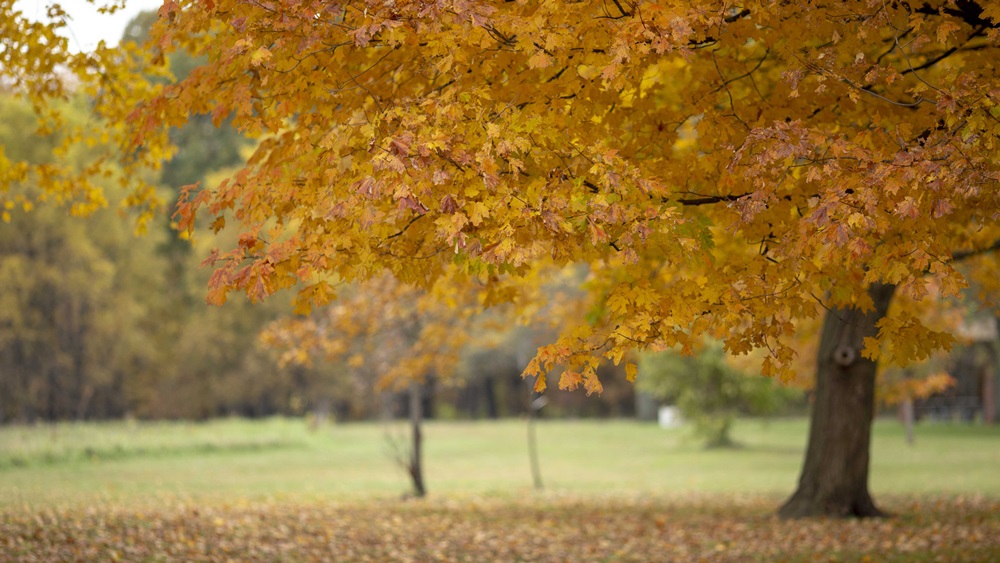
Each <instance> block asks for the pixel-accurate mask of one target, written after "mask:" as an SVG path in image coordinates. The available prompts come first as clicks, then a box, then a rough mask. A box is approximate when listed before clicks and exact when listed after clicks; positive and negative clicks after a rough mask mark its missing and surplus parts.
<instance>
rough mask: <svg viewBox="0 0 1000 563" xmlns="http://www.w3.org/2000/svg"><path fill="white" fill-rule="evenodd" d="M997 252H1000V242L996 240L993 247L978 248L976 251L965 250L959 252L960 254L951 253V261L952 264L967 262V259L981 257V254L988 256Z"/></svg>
mask: <svg viewBox="0 0 1000 563" xmlns="http://www.w3.org/2000/svg"><path fill="white" fill-rule="evenodd" d="M997 250H1000V240H995V241H993V244H991V245H989V246H987V247H984V248H978V249H976V250H963V251H959V252H952V253H951V261H952V262H959V261H962V260H965V259H966V258H972V257H974V256H979V255H981V254H987V253H990V252H994V251H997Z"/></svg>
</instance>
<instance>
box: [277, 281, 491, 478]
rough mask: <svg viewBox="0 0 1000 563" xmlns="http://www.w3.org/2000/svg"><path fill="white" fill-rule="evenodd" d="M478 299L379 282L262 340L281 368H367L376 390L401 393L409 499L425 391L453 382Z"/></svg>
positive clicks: (419, 451)
mask: <svg viewBox="0 0 1000 563" xmlns="http://www.w3.org/2000/svg"><path fill="white" fill-rule="evenodd" d="M434 293H437V295H434ZM475 297H476V295H475V294H474V293H471V292H468V291H465V292H461V291H458V292H456V291H455V288H454V287H448V286H445V284H441V285H439V286H436V287H435V288H434V290H433V292H424V291H420V290H418V289H415V288H413V287H410V286H406V285H403V284H401V283H399V282H398V281H397V280H396V279H394V278H393V277H392V276H391V275H383V276H382V277H380V278H376V279H372V280H370V281H368V282H366V283H364V284H359V285H357V286H356V287H354V288H353V291H351V292H350V293H349V295H347V296H345V298H343V299H342V301H341V302H339V303H337V305H335V306H332V307H328V308H327V309H325V310H324V311H323V313H324V314H322V315H316V316H314V317H313V318H307V319H301V318H293V319H286V320H283V321H278V322H276V323H274V324H273V325H271V327H269V328H268V330H267V331H265V332H264V333H263V335H262V340H263V342H264V343H265V345H267V346H269V347H272V348H277V349H279V350H282V352H283V353H282V360H283V361H284V362H286V363H295V364H306V365H308V364H311V362H312V360H313V358H317V357H318V358H320V359H322V360H323V361H328V362H332V363H335V364H339V365H347V366H354V367H357V368H360V367H362V366H364V367H365V368H367V369H368V370H369V373H370V377H369V379H371V380H374V381H375V385H376V387H377V388H380V389H387V388H388V389H391V388H397V389H406V397H407V400H406V403H405V407H406V409H405V410H406V415H407V417H408V418H409V421H410V436H411V439H410V445H409V448H408V449H405V450H402V451H397V454H399V457H398V460H397V461H399V463H400V465H401V466H402V467H403V468H404V469H405V470H406V472H407V474H408V475H409V476H410V481H411V483H412V485H413V494H414V496H417V497H423V496H424V495H425V494H426V493H427V487H426V484H425V481H424V471H423V419H424V418H425V416H426V414H425V413H426V411H427V408H426V405H425V403H426V402H427V399H429V398H430V394H429V393H428V392H427V389H428V388H429V387H430V386H431V385H432V384H433V381H434V380H447V379H448V378H450V377H451V375H452V372H453V371H454V369H455V366H456V365H457V363H458V361H459V357H460V353H461V350H462V349H463V346H464V344H465V343H466V342H467V341H468V339H469V337H470V329H471V325H470V319H471V318H472V317H471V315H472V313H474V312H475V311H476V309H477V308H478V304H477V302H476V300H475Z"/></svg>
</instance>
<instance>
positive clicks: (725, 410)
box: [636, 342, 797, 448]
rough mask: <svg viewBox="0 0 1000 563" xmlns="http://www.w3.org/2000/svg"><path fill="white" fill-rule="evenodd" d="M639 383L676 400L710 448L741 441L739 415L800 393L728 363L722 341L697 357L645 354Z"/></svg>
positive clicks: (775, 406)
mask: <svg viewBox="0 0 1000 563" xmlns="http://www.w3.org/2000/svg"><path fill="white" fill-rule="evenodd" d="M636 385H637V386H638V388H639V389H640V390H642V391H645V392H647V393H649V394H651V395H652V396H654V397H656V398H657V399H660V400H661V401H664V402H668V403H671V404H676V405H677V408H678V409H679V410H680V413H681V415H682V416H683V417H684V418H685V419H686V420H689V421H691V422H692V423H693V424H694V427H695V431H696V432H697V433H698V434H699V435H700V436H701V437H702V438H704V440H705V445H706V446H708V447H710V448H714V447H729V446H733V445H735V443H734V442H733V439H732V436H730V429H731V428H732V424H733V422H734V421H735V420H736V417H737V416H738V415H740V414H747V415H754V416H767V415H773V414H775V413H777V412H779V411H780V410H781V409H782V408H783V407H784V406H785V404H786V403H787V402H788V401H789V400H791V399H792V397H793V396H794V395H796V394H797V393H796V392H795V391H793V390H791V389H788V388H782V387H778V386H777V385H776V384H775V382H774V381H772V380H770V379H766V378H762V377H760V376H757V375H750V374H747V373H743V372H741V371H739V369H737V368H736V367H734V366H732V365H730V364H729V363H727V361H726V355H725V353H724V352H723V350H722V345H721V344H719V343H717V342H709V343H706V345H705V347H704V348H703V349H701V350H700V351H699V352H698V353H697V354H695V355H692V356H682V355H679V354H676V353H673V352H660V353H645V354H643V355H642V356H640V358H639V375H638V378H637V383H636Z"/></svg>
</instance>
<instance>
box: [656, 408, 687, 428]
mask: <svg viewBox="0 0 1000 563" xmlns="http://www.w3.org/2000/svg"><path fill="white" fill-rule="evenodd" d="M659 420H660V428H675V427H677V426H680V425H681V424H683V422H684V420H683V419H681V412H680V411H679V410H677V407H674V406H665V407H660V410H659Z"/></svg>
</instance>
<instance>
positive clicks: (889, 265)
mask: <svg viewBox="0 0 1000 563" xmlns="http://www.w3.org/2000/svg"><path fill="white" fill-rule="evenodd" d="M868 4H870V3H865V2H860V1H859V2H854V1H852V2H848V3H847V4H845V5H840V4H838V5H837V6H835V7H834V6H833V5H828V4H821V3H816V2H812V1H810V0H802V1H800V2H792V3H781V4H775V5H770V4H768V5H754V6H747V7H745V8H740V9H739V10H736V9H732V8H731V6H728V5H724V4H723V3H718V2H715V3H713V2H709V3H708V4H704V3H701V4H699V3H691V2H661V3H647V4H642V5H633V4H630V3H626V2H622V3H621V6H620V7H619V6H618V4H617V3H607V4H605V3H591V2H573V3H553V4H548V3H521V2H506V3H493V2H484V1H479V0H467V1H463V2H457V3H450V4H446V3H436V2H412V1H409V0H397V1H396V2H392V3H385V2H382V3H379V2H367V3H361V4H357V3H353V4H352V3H348V4H343V3H330V2H328V3H310V2H304V3H292V4H289V5H287V6H284V7H283V9H282V10H280V11H277V12H276V11H273V10H268V9H266V8H264V7H261V6H258V5H256V4H253V3H245V2H235V1H233V0H217V1H216V2H215V3H214V7H213V6H209V5H208V4H201V5H199V6H197V7H194V8H192V9H185V10H180V9H179V8H177V7H176V5H175V4H174V3H169V4H166V5H165V6H164V8H163V9H161V16H162V17H161V21H160V22H159V23H158V24H157V27H156V30H155V31H154V38H153V41H154V43H156V42H159V44H160V45H161V46H162V47H163V48H164V49H173V48H179V49H186V50H189V51H191V52H192V54H193V55H196V56H201V55H203V56H204V57H205V59H204V60H206V61H207V62H206V63H205V65H204V66H203V67H201V68H199V69H197V70H195V71H194V72H193V73H191V75H190V76H189V77H188V78H187V79H186V80H184V81H183V82H180V83H176V84H170V85H168V86H166V87H162V88H161V87H152V86H149V85H148V84H146V85H143V84H142V83H141V82H136V83H128V84H130V87H131V88H132V90H130V89H129V88H126V87H121V88H119V90H120V92H118V91H117V90H116V92H117V93H118V95H122V96H123V100H124V102H121V103H119V102H115V101H114V99H115V96H110V95H108V96H103V97H102V98H101V100H102V103H103V104H105V107H107V108H108V112H107V114H108V115H112V116H118V117H119V119H118V122H120V123H127V124H128V125H129V127H130V129H124V128H123V129H122V130H121V131H115V132H114V134H112V135H111V136H110V137H109V141H108V142H109V143H112V144H115V143H117V144H119V145H121V151H120V153H121V154H128V155H133V154H135V155H137V161H139V162H140V163H148V162H151V161H154V160H156V159H159V158H164V157H166V156H167V155H168V154H169V149H168V148H167V146H166V131H167V129H168V128H169V127H171V126H175V125H177V124H179V123H181V122H183V121H184V120H185V119H186V118H187V116H188V115H189V114H191V113H213V114H214V115H215V117H216V119H222V118H223V117H225V116H231V117H232V119H233V121H234V123H235V124H236V125H237V126H238V127H240V128H241V129H242V130H243V131H245V132H246V133H247V134H249V135H252V136H254V137H257V138H258V139H259V141H260V143H259V145H258V147H257V149H256V151H255V153H254V154H253V155H252V156H251V157H250V158H249V159H248V161H247V163H246V166H245V167H244V168H243V169H242V170H240V171H238V172H237V173H236V174H234V176H233V178H231V179H230V180H228V181H227V182H224V183H223V184H221V185H219V186H202V187H199V188H190V189H188V190H186V191H185V192H184V195H183V196H182V199H181V202H180V204H179V205H178V210H177V213H176V215H175V219H176V221H177V224H178V227H179V228H181V229H183V230H188V231H190V230H191V229H193V228H195V224H196V223H195V216H196V215H197V213H198V212H199V211H201V212H202V213H206V212H207V213H208V214H210V215H211V216H210V217H209V218H208V221H209V223H210V224H211V225H213V228H214V229H220V228H222V227H223V226H225V228H226V230H227V231H228V230H234V231H237V232H239V233H243V234H245V235H247V237H244V238H243V239H241V241H242V242H240V243H238V244H236V245H235V246H234V247H233V248H230V249H228V250H225V251H222V252H219V253H218V254H217V255H216V256H215V259H214V260H213V265H214V266H215V267H216V268H218V270H219V271H218V272H217V275H215V276H213V278H212V283H213V288H212V290H211V299H212V301H214V302H221V301H222V300H224V298H225V295H226V294H227V292H229V291H233V290H239V291H243V292H246V294H247V295H248V296H249V297H250V298H251V299H260V298H263V297H265V296H267V295H270V294H272V293H274V292H275V291H278V290H280V289H283V288H287V287H290V286H292V285H293V284H295V283H305V284H316V283H317V280H327V279H329V280H333V279H338V280H366V279H372V278H378V277H379V276H381V275H382V274H383V272H385V271H390V272H392V273H393V274H394V275H395V276H396V277H397V278H398V279H400V280H404V281H405V282H407V283H414V284H417V285H419V286H422V287H431V286H433V285H434V283H435V282H436V281H438V280H441V279H442V277H443V276H446V275H448V274H446V272H448V271H451V269H453V268H454V269H456V270H457V271H459V272H460V273H461V274H462V275H465V276H469V277H470V278H473V279H482V276H501V277H505V279H506V278H508V277H509V278H511V279H515V280H516V279H519V278H524V279H527V276H530V275H531V273H532V272H533V271H536V270H537V269H539V268H544V267H547V266H548V265H549V264H550V263H555V264H556V265H559V266H562V265H568V264H586V265H588V266H589V268H590V269H591V270H590V271H591V278H590V280H589V283H588V286H587V290H588V291H589V292H590V297H591V301H590V305H591V306H590V307H587V308H583V309H581V310H577V311H573V312H572V313H571V314H573V315H575V317H574V322H573V323H570V326H571V327H572V326H575V327H576V328H575V329H574V328H569V329H567V331H566V333H565V334H564V336H565V337H566V338H565V339H562V340H560V341H558V343H557V344H556V345H554V347H552V348H543V349H542V351H540V355H539V360H538V362H537V363H536V364H533V366H532V372H533V373H535V374H536V375H539V376H540V377H539V380H538V385H539V386H544V385H545V384H546V383H545V381H544V376H545V375H546V374H547V373H549V371H550V370H556V369H562V368H565V369H566V370H567V371H565V372H563V376H562V377H561V379H562V380H563V384H564V385H565V386H583V387H586V388H588V390H590V391H592V392H593V391H596V390H598V389H599V383H597V382H596V378H594V379H591V378H590V374H591V371H589V368H588V365H589V364H588V360H587V358H590V357H592V356H594V355H597V356H604V357H605V358H607V359H612V360H614V361H620V360H623V359H624V358H625V357H626V354H627V352H628V351H629V350H632V349H634V348H642V347H647V346H653V347H673V346H678V347H681V348H684V347H689V346H691V345H692V342H696V341H697V338H698V337H699V336H700V335H702V334H706V333H711V334H712V335H714V336H716V337H719V338H724V339H726V342H727V346H728V349H729V350H730V351H732V352H734V353H747V352H749V351H752V350H754V349H760V350H764V351H765V356H767V357H768V359H767V360H766V363H764V366H763V367H764V369H765V370H766V371H769V372H774V373H778V374H783V373H786V371H785V370H787V369H789V368H788V366H789V365H790V364H791V362H792V360H791V357H792V353H791V351H790V347H789V345H788V338H789V333H790V332H791V329H790V328H789V327H790V326H792V324H793V323H792V321H794V320H796V319H801V318H808V317H810V316H812V315H816V314H817V312H816V308H817V306H818V305H817V301H819V302H820V303H822V304H823V305H826V306H837V305H847V304H852V303H858V302H860V301H861V300H863V294H864V291H865V289H866V285H867V284H871V283H876V282H880V281H881V282H888V283H895V284H900V286H901V288H903V291H905V292H910V293H912V294H913V295H914V296H916V295H917V294H919V293H920V292H921V291H922V289H921V288H922V287H923V284H922V283H920V282H919V280H920V279H921V278H923V277H924V276H925V275H926V273H927V272H930V273H931V276H932V277H933V278H934V281H935V283H936V284H938V285H939V287H941V288H944V289H947V290H948V291H955V290H956V289H957V288H958V287H961V285H962V284H963V283H964V281H962V277H961V274H960V273H959V272H958V271H956V270H954V269H948V268H940V267H939V266H940V264H941V262H942V261H945V260H947V259H948V257H949V256H952V253H953V252H955V251H956V250H958V249H964V248H974V247H976V248H981V247H984V246H988V245H989V244H991V243H992V242H993V241H991V240H986V239H987V238H988V237H989V236H994V235H997V233H995V232H994V231H995V230H994V229H992V227H991V226H992V225H993V224H994V223H995V219H996V217H997V216H998V215H1000V202H998V200H997V199H996V198H995V196H993V195H991V194H995V192H996V190H994V189H993V188H994V187H996V185H997V178H998V174H1000V172H998V171H997V168H996V162H997V161H998V156H1000V155H998V153H997V150H998V149H997V147H998V144H1000V143H998V142H997V138H998V132H1000V128H998V127H997V126H996V119H995V118H996V115H997V110H996V107H997V103H998V102H997V100H998V98H997V96H996V92H998V91H1000V84H998V82H997V80H998V79H997V77H996V76H995V75H994V74H993V73H991V72H990V71H988V70H986V71H984V70H983V69H991V68H993V67H992V60H991V59H989V58H988V57H989V56H990V55H989V52H990V50H989V49H985V48H980V47H981V45H980V43H979V42H981V41H986V40H987V39H984V38H982V37H979V36H978V35H976V33H977V32H976V31H975V30H976V29H977V28H976V27H975V26H973V25H972V24H970V23H969V22H968V21H965V20H963V19H962V18H961V17H958V16H955V15H954V14H949V13H933V12H932V11H927V10H925V11H920V12H914V13H908V12H906V11H905V10H904V9H903V7H902V6H901V5H896V4H891V3H889V4H879V5H876V6H874V8H873V7H872V6H869V5H868ZM872 10H875V12H874V15H873V17H870V18H851V17H845V16H844V14H845V13H871V11H872ZM803 13H808V14H810V18H809V19H810V25H809V26H803V25H802V14H803ZM910 28H912V31H909V32H907V33H908V34H909V35H908V36H907V37H901V36H900V30H901V29H910ZM910 35H911V36H910ZM897 42H905V47H904V46H900V45H897ZM958 53H960V54H958ZM109 55H110V54H109ZM134 55H135V56H137V57H138V56H140V55H141V53H134ZM953 55H954V56H953ZM53 60H54V59H52V60H49V59H46V60H45V61H42V60H41V59H40V60H39V64H41V63H43V62H44V63H45V64H44V65H42V66H40V67H39V68H43V69H44V68H50V66H46V65H50V63H53ZM113 60H114V59H113V58H111V57H110V56H108V57H105V58H102V59H101V60H100V61H99V62H100V63H101V64H104V65H105V66H106V67H107V68H113V67H114V65H112V64H111V61H113ZM136 60H139V59H136ZM53 64H54V63H53ZM80 64H81V65H82V64H83V63H80ZM80 68H81V69H82V68H83V67H82V66H81V67H80ZM81 72H82V70H81ZM129 72H131V71H130V70H129V69H124V70H122V72H121V73H119V74H114V75H113V76H115V77H116V78H115V81H118V80H119V78H118V77H120V79H121V80H127V79H128V77H129V76H130V75H129V74H128V73H129ZM42 74H44V73H42ZM95 76H96V75H95ZM37 78H38V81H36V82H34V83H32V84H34V85H37V86H41V85H43V84H44V80H42V78H41V77H37ZM104 86H107V85H104ZM102 88H103V86H102ZM98 90H101V89H98ZM95 91H96V90H95ZM101 91H103V90H101ZM137 102H141V106H140V109H139V110H138V111H136V110H135V104H136V103H137ZM115 104H119V105H115ZM125 131H127V132H128V133H129V134H130V135H129V136H128V137H127V138H126V137H125V136H124V132H125ZM10 162H11V164H10V165H9V166H8V165H7V164H5V163H4V162H3V160H0V177H7V176H10V177H15V176H18V175H20V174H22V173H21V172H19V170H20V169H18V168H17V163H16V162H14V160H10ZM52 185H53V186H56V185H57V183H56V182H55V181H53V182H52ZM58 185H66V184H58ZM305 288H306V289H303V290H302V291H301V293H300V294H299V297H298V300H297V301H296V303H295V307H296V309H297V310H298V311H300V312H304V311H306V310H307V309H309V308H312V307H314V306H318V305H320V304H322V303H324V302H326V301H327V300H328V299H330V298H331V297H330V292H328V291H327V290H326V289H325V288H322V286H320V285H306V286H305ZM321 288H322V289H321ZM490 291H492V290H490ZM490 295H491V296H490V297H489V299H490V303H493V302H494V301H495V300H498V299H506V298H507V297H500V295H501V292H499V291H496V292H494V293H492V294H490ZM918 324H919V323H918ZM914 326H916V325H914ZM887 327H888V328H887V330H886V333H885V335H886V341H889V340H892V339H900V340H906V339H915V340H914V341H913V342H911V343H910V344H907V343H901V345H900V346H899V347H897V348H895V350H897V351H898V352H899V354H898V356H899V358H900V359H901V360H902V359H904V357H905V356H907V355H910V354H914V353H918V348H922V347H924V346H935V345H939V344H941V343H943V340H941V339H939V338H937V337H934V336H931V335H928V334H924V333H920V332H919V331H918V330H916V329H913V330H911V329H910V328H908V327H909V325H906V324H905V323H903V324H899V325H892V326H891V327H890V326H889V325H887ZM892 327H895V328H894V329H893V330H889V328H892ZM897 329H898V330H897ZM626 369H627V368H626Z"/></svg>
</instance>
